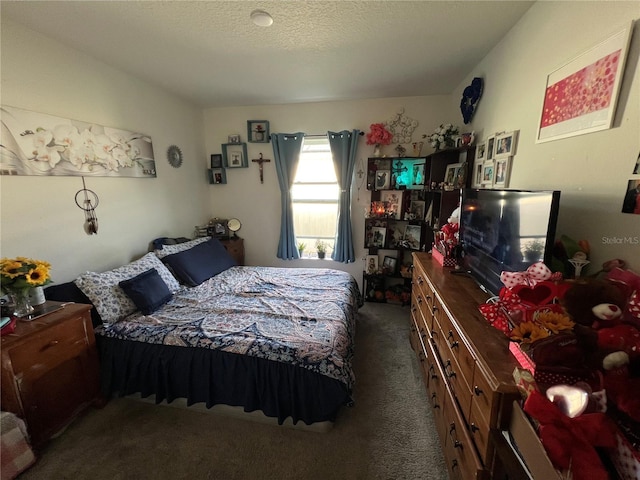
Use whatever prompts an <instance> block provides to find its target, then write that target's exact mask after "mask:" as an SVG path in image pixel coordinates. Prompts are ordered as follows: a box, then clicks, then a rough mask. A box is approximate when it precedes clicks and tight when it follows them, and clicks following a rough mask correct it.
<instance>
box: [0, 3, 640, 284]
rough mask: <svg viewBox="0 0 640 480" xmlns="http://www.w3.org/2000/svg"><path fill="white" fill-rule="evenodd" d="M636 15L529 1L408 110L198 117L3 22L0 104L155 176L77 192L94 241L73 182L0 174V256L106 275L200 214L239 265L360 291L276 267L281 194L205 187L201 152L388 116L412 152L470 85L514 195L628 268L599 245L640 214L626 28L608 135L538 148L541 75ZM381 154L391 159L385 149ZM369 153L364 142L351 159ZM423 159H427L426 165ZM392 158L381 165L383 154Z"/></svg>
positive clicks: (358, 224) (103, 182) (384, 104)
mask: <svg viewBox="0 0 640 480" xmlns="http://www.w3.org/2000/svg"><path fill="white" fill-rule="evenodd" d="M639 8H640V7H638V3H637V2H580V3H575V2H566V3H564V2H538V3H536V4H535V5H534V6H533V7H532V8H531V9H530V10H529V11H528V12H527V14H525V16H524V17H523V18H522V20H521V21H520V22H519V23H518V24H517V25H516V26H515V27H514V28H513V29H512V31H511V32H510V33H509V34H508V36H507V37H506V38H505V39H504V40H503V41H502V42H501V43H500V44H499V45H498V46H497V47H496V48H495V49H494V50H493V51H492V52H491V53H490V54H489V55H488V56H487V57H486V58H485V59H483V60H482V61H481V62H480V63H479V64H478V66H477V67H476V68H475V69H474V70H473V71H472V72H470V74H469V78H468V79H467V80H465V82H462V83H461V84H460V85H459V86H458V87H457V88H456V89H455V91H454V92H453V94H452V95H451V96H450V97H412V98H392V99H377V100H363V101H354V102H335V103H332V102H328V103H317V104H296V105H278V106H266V107H265V106H263V107H239V108H224V109H207V110H205V111H204V112H201V111H200V110H198V109H197V108H195V107H193V106H191V105H189V104H187V103H185V102H183V101H182V100H180V99H179V98H176V97H174V96H171V95H169V94H167V93H166V92H163V91H162V90H160V89H158V88H155V87H152V86H150V85H148V84H146V83H144V82H142V81H140V80H137V79H135V78H133V77H131V76H129V75H127V74H125V73H123V72H121V71H118V70H115V69H113V68H111V67H109V66H107V65H105V64H103V63H100V62H98V61H96V60H93V59H91V58H90V57H87V56H86V55H84V54H82V53H80V52H78V51H75V50H71V49H69V48H66V47H64V46H62V45H60V44H58V43H56V42H54V41H52V40H50V39H48V38H46V37H44V36H42V35H40V34H38V33H36V32H33V31H29V30H27V29H25V28H23V27H21V26H19V25H16V24H13V23H9V22H6V21H4V20H3V24H2V37H1V40H2V56H1V67H2V72H1V74H2V92H1V93H2V98H1V101H2V103H3V104H6V105H12V106H15V107H20V108H25V109H29V110H35V111H39V112H44V113H49V114H52V115H58V116H63V117H69V118H74V119H78V120H85V121H92V122H96V123H99V124H103V125H107V126H113V127H119V128H123V129H128V130H135V131H141V132H144V133H146V134H148V135H150V136H151V138H152V139H153V143H154V151H155V154H156V162H157V170H158V178H156V179H132V178H91V179H88V185H87V186H88V188H91V189H93V190H94V191H96V193H97V194H98V195H99V196H100V206H99V207H98V210H97V215H98V219H99V221H100V232H99V234H98V235H95V236H87V235H86V234H85V233H84V231H83V229H82V222H83V213H82V211H81V210H80V209H78V208H77V207H76V205H75V203H74V201H73V198H74V195H75V193H76V192H77V191H78V190H79V189H80V188H81V186H82V182H81V179H80V178H79V177H62V178H58V177H1V178H0V189H1V193H0V201H1V219H0V228H1V231H0V249H1V251H0V254H1V255H3V256H16V255H25V256H33V257H36V258H41V259H44V260H48V261H49V262H51V263H52V264H53V276H54V280H55V281H56V282H63V281H67V280H71V279H72V278H74V277H75V276H77V275H78V274H79V273H81V272H82V271H85V270H104V269H107V268H111V267H114V266H117V265H119V264H122V263H125V262H127V261H129V260H130V259H132V258H133V257H135V256H138V255H140V254H142V253H143V252H144V251H146V248H147V244H148V242H149V240H151V239H152V238H155V237H158V236H165V235H167V236H176V235H185V236H189V235H191V233H192V229H193V226H194V225H195V224H199V223H203V222H205V221H206V220H207V219H208V218H210V217H212V216H218V217H224V218H227V217H231V216H235V217H238V218H239V219H240V220H241V221H242V223H243V226H242V230H241V231H240V235H241V236H242V237H243V238H245V241H246V248H247V262H248V263H249V264H262V265H283V266H331V267H335V268H339V269H343V270H346V271H349V272H350V273H352V274H354V276H355V277H356V278H357V279H359V278H360V272H361V271H362V265H361V263H360V261H358V262H357V263H355V264H351V265H344V264H337V263H334V262H331V261H324V262H322V263H321V262H319V261H313V260H299V261H295V262H285V261H281V260H278V259H276V257H275V252H276V249H277V243H278V230H279V225H280V193H279V188H278V182H277V179H276V173H275V166H274V164H273V161H272V162H271V163H268V164H266V165H265V182H264V184H260V181H259V177H258V167H257V166H256V165H255V164H250V166H249V168H246V169H237V170H232V171H229V172H228V182H229V183H228V184H227V185H215V186H214V185H211V186H210V185H208V184H207V183H206V180H205V169H206V168H207V166H208V163H209V155H210V154H212V153H220V152H221V147H220V144H221V143H224V142H226V139H227V135H229V134H232V133H240V134H241V135H242V138H243V139H246V121H247V120H253V119H257V120H261V119H267V120H269V121H270V123H271V130H272V132H294V131H305V132H308V133H312V134H317V133H323V132H325V131H326V130H327V129H332V130H342V129H352V128H359V129H361V130H365V131H366V130H368V126H369V124H370V123H372V122H377V121H382V120H384V119H387V118H390V117H392V116H393V115H395V113H396V112H397V111H398V109H399V108H400V107H404V108H405V113H406V114H407V115H408V116H409V117H412V118H415V119H416V120H418V121H419V126H418V128H417V130H416V134H414V139H415V140H417V139H418V136H419V135H421V134H422V133H430V132H431V131H432V130H433V128H435V127H436V126H437V125H438V124H439V123H442V122H454V123H458V124H461V123H462V121H461V116H460V114H459V112H458V103H459V96H460V93H461V91H462V88H463V87H464V86H465V85H467V84H468V81H469V80H470V79H471V78H473V76H477V75H479V76H483V77H484V78H485V84H486V88H485V93H484V96H483V98H482V100H481V102H480V105H479V108H478V113H477V115H476V117H475V118H474V122H473V124H472V125H471V126H470V128H473V129H475V130H476V132H478V134H479V137H480V138H482V137H483V136H484V135H486V134H487V132H494V131H499V130H512V129H514V130H520V139H519V145H518V153H517V155H516V157H515V164H514V170H513V175H512V182H511V186H512V187H514V188H525V189H526V188H530V189H542V188H545V189H546V188H554V189H560V190H562V208H561V213H560V225H559V228H558V232H559V233H566V234H568V235H570V236H573V237H575V238H588V239H589V240H590V241H591V243H592V246H593V250H594V262H595V263H596V264H599V263H601V262H602V261H603V260H606V259H609V258H613V257H621V258H624V259H625V260H627V261H628V262H630V263H631V265H632V266H633V267H634V268H635V269H636V270H640V255H638V252H639V249H640V246H638V245H629V244H626V245H625V244H623V245H613V244H610V243H605V242H604V241H603V240H602V237H617V238H625V237H629V236H634V235H635V236H640V216H637V215H628V214H627V215H623V214H621V213H619V212H620V207H621V202H622V195H623V193H624V190H625V185H626V182H627V180H628V179H629V178H631V171H632V167H633V164H634V163H635V159H636V158H637V155H638V151H639V150H640V138H639V135H638V133H639V132H640V120H639V115H640V113H639V110H640V88H639V81H640V80H639V78H638V61H637V57H638V52H639V51H640V48H639V47H638V45H639V42H640V34H638V27H637V28H636V36H635V40H634V41H633V44H632V48H631V52H630V59H629V61H628V67H627V75H626V77H625V78H626V80H625V83H624V84H623V86H622V88H623V92H622V95H621V98H620V102H619V105H620V108H619V109H618V116H617V119H616V127H615V128H613V129H611V130H607V131H603V132H598V133H593V134H588V135H582V136H578V137H573V138H570V139H565V140H558V141H554V142H549V143H545V144H539V145H536V144H535V143H534V137H535V129H536V122H537V118H538V115H539V108H540V102H541V99H542V91H543V88H544V82H545V78H546V75H547V74H548V73H549V72H551V71H552V70H554V69H555V68H556V67H558V66H559V65H561V64H562V63H563V62H565V61H567V60H569V59H571V58H572V57H574V56H575V55H577V54H579V53H581V52H583V51H584V50H586V49H587V48H589V47H590V46H592V45H593V44H595V43H597V42H598V41H600V40H603V39H604V38H606V36H607V35H608V34H609V33H612V32H613V31H614V30H615V29H616V28H617V27H618V26H622V25H623V24H624V23H626V22H627V21H630V20H631V19H633V18H636V19H637V18H640V11H639ZM171 144H176V145H178V146H180V147H181V148H182V150H183V152H184V157H185V161H184V164H183V166H182V167H181V168H180V169H173V168H172V167H170V166H169V164H168V163H167V162H166V156H165V152H166V149H167V147H168V146H169V145H171ZM248 147H249V151H248V153H249V159H252V158H258V154H259V153H260V152H262V153H263V154H264V156H265V157H266V158H271V159H272V160H273V152H272V150H271V144H249V145H248ZM387 148H389V147H387ZM371 151H372V147H371V146H367V145H365V143H364V139H362V140H361V145H360V150H359V154H358V157H359V158H360V159H362V161H363V162H365V161H366V158H367V157H368V155H370V153H371ZM429 151H430V150H429V149H428V148H425V150H424V151H423V152H425V153H428V152H429ZM388 153H391V152H388ZM358 185H359V181H358V179H357V177H356V180H355V181H354V190H353V199H354V206H353V217H354V225H353V226H354V235H355V243H356V246H357V252H356V253H357V257H358V259H361V258H362V257H363V256H364V254H365V251H364V248H363V247H361V243H362V242H361V239H362V238H363V229H364V209H365V208H366V207H367V205H368V194H367V193H368V192H367V191H366V189H365V188H366V187H365V186H364V185H363V186H362V188H361V190H360V191H358V189H357V187H358Z"/></svg>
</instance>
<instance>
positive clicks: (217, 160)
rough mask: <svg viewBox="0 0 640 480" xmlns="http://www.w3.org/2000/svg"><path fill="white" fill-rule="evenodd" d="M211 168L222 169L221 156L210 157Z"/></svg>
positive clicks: (215, 154) (218, 154)
mask: <svg viewBox="0 0 640 480" xmlns="http://www.w3.org/2000/svg"><path fill="white" fill-rule="evenodd" d="M211 168H222V154H220V153H214V154H213V155H211Z"/></svg>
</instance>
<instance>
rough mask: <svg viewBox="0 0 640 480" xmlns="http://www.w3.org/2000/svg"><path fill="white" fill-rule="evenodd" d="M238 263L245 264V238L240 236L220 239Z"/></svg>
mask: <svg viewBox="0 0 640 480" xmlns="http://www.w3.org/2000/svg"><path fill="white" fill-rule="evenodd" d="M220 243H222V245H224V248H226V249H227V252H229V255H231V256H232V257H233V259H234V260H235V261H236V263H237V264H238V265H244V240H243V239H242V238H240V237H231V238H230V239H228V240H220Z"/></svg>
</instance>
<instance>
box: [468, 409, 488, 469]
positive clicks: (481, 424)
mask: <svg viewBox="0 0 640 480" xmlns="http://www.w3.org/2000/svg"><path fill="white" fill-rule="evenodd" d="M469 432H470V433H471V439H472V440H473V442H474V444H475V446H476V448H477V449H478V454H479V455H480V459H481V460H482V461H483V462H484V464H485V465H488V464H489V463H490V459H491V458H492V453H491V451H490V450H489V432H490V428H489V421H488V420H487V418H486V417H485V416H484V414H483V412H481V411H480V409H479V407H478V404H477V403H474V402H473V400H472V401H471V414H470V415H469Z"/></svg>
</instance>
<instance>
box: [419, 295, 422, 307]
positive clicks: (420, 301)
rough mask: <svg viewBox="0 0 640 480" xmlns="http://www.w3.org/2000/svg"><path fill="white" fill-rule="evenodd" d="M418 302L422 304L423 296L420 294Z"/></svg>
mask: <svg viewBox="0 0 640 480" xmlns="http://www.w3.org/2000/svg"><path fill="white" fill-rule="evenodd" d="M418 304H419V305H422V297H421V296H420V295H418Z"/></svg>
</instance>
